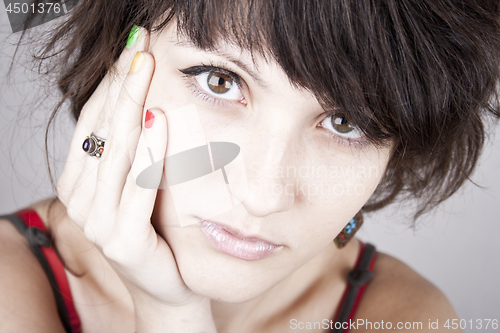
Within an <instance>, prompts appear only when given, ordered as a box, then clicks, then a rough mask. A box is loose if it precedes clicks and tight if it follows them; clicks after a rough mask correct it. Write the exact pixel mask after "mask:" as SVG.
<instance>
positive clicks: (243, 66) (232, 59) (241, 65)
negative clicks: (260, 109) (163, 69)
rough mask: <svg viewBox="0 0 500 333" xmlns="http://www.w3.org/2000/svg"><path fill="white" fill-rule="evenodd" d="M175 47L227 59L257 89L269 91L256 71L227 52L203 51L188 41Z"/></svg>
mask: <svg viewBox="0 0 500 333" xmlns="http://www.w3.org/2000/svg"><path fill="white" fill-rule="evenodd" d="M175 45H176V46H184V47H191V48H195V49H197V50H200V51H202V52H206V53H210V54H213V55H216V56H221V57H223V58H225V59H227V60H228V61H230V62H232V63H233V64H235V65H236V66H238V67H239V68H240V69H241V70H243V71H244V72H246V73H247V74H248V75H250V77H251V78H252V79H253V80H254V81H255V82H256V83H257V85H258V86H259V87H261V88H262V89H269V87H268V85H267V84H266V83H265V82H264V81H263V80H262V78H261V77H260V76H259V74H258V73H257V72H256V71H254V70H253V69H252V68H251V67H250V66H249V65H248V64H246V63H245V62H243V61H241V60H240V59H237V58H235V57H234V56H233V55H232V54H230V53H227V52H224V51H220V50H214V51H211V50H203V49H200V48H199V47H197V46H196V45H194V44H193V43H192V42H191V41H189V40H182V41H178V42H176V43H175Z"/></svg>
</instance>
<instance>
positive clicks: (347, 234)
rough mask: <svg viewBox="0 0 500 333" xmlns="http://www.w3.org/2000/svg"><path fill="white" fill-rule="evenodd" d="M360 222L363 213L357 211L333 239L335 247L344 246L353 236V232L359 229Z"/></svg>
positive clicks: (361, 222) (361, 221)
mask: <svg viewBox="0 0 500 333" xmlns="http://www.w3.org/2000/svg"><path fill="white" fill-rule="evenodd" d="M362 224H363V213H361V211H359V212H358V213H357V214H356V215H355V216H354V217H353V218H352V219H351V220H350V221H349V223H347V225H346V226H345V227H344V229H342V231H341V232H340V233H339V234H338V235H337V237H335V239H334V240H333V242H334V243H335V245H336V246H337V248H339V249H341V248H343V247H344V246H346V244H347V243H349V241H350V240H351V239H352V238H353V237H354V234H355V233H356V232H357V231H358V230H359V228H360V227H361V225H362Z"/></svg>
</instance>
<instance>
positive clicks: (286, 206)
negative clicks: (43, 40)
mask: <svg viewBox="0 0 500 333" xmlns="http://www.w3.org/2000/svg"><path fill="white" fill-rule="evenodd" d="M179 42H181V43H179ZM136 50H148V51H149V52H143V55H144V57H145V59H144V62H143V64H142V65H141V67H140V69H139V71H137V72H136V73H132V74H128V76H126V73H127V70H128V66H129V64H130V62H131V59H132V57H133V56H134V55H135V51H136ZM218 51H219V52H217V53H214V54H211V53H208V52H204V51H201V50H197V49H195V48H194V47H192V46H189V45H186V43H185V41H182V40H179V39H178V38H177V36H176V33H175V30H174V28H173V25H170V26H169V28H168V29H166V30H164V31H163V32H162V33H161V34H159V35H154V36H151V39H149V36H147V34H146V33H145V32H143V35H142V36H141V38H140V40H139V42H138V43H137V45H136V46H135V47H134V48H132V49H130V50H126V51H125V52H124V55H122V57H121V58H120V60H119V61H118V63H117V67H116V69H117V72H116V73H117V74H118V76H117V77H114V78H113V77H112V76H111V75H108V76H107V77H106V78H105V79H104V80H103V83H101V85H100V86H99V88H98V89H97V91H96V93H95V94H94V95H93V97H92V98H91V100H90V101H89V103H87V105H86V106H85V107H84V110H83V111H82V116H81V118H80V120H79V122H78V125H77V129H76V130H75V136H74V138H73V140H72V143H71V148H70V154H69V157H68V162H67V164H66V167H65V170H64V171H63V175H62V176H61V179H60V180H59V183H58V199H57V200H56V201H55V204H54V205H53V207H52V210H50V211H49V209H48V207H49V201H45V202H41V203H38V204H36V205H34V208H35V209H36V210H37V211H38V212H39V214H40V216H41V217H42V219H44V221H50V224H49V228H50V229H51V231H52V233H53V234H54V237H55V242H56V246H57V248H58V249H59V251H60V253H61V256H62V257H63V259H64V260H65V261H66V262H68V263H70V266H72V267H73V269H74V270H75V271H77V272H87V275H85V276H84V277H82V278H75V277H74V276H69V277H68V278H69V282H70V286H71V289H72V292H73V297H74V299H75V304H76V307H77V311H78V313H79V315H80V317H81V319H82V322H83V325H84V330H85V331H86V332H94V331H95V332H99V331H102V328H103V327H106V326H104V325H111V324H112V325H113V326H112V328H110V330H109V331H111V330H117V331H125V330H130V329H131V328H132V327H136V328H137V329H138V330H139V331H141V332H142V331H144V332H146V331H153V329H151V328H154V325H158V326H157V327H171V326H168V325H167V323H166V322H162V320H166V319H165V318H170V317H173V318H179V322H182V320H183V319H186V318H190V319H191V320H192V321H194V323H193V325H194V326H192V327H193V329H192V331H197V330H196V324H197V323H198V322H199V323H203V324H204V325H205V326H204V327H212V328H213V329H216V330H217V332H235V331H238V332H257V331H259V332H284V331H286V330H287V329H288V328H289V321H290V319H292V318H297V319H298V320H299V321H314V320H317V321H321V320H322V319H324V318H332V317H333V313H334V312H335V309H336V308H337V305H338V303H339V302H340V299H341V296H342V293H343V290H344V288H345V284H346V281H345V276H346V274H347V272H348V271H349V270H350V269H351V268H352V266H353V265H354V263H355V261H356V258H357V255H358V252H359V243H358V241H357V240H353V241H351V243H350V244H349V245H348V246H347V247H345V248H344V249H342V250H338V249H336V247H335V246H334V245H333V242H332V240H333V239H334V238H335V236H336V235H337V234H338V233H339V232H340V231H341V230H342V228H343V227H344V226H345V225H346V223H347V222H348V221H349V220H350V219H351V218H352V216H354V215H355V213H356V212H357V211H358V210H359V209H360V208H361V207H362V206H363V204H364V203H365V202H366V201H367V200H368V198H369V197H370V195H371V194H372V193H373V191H374V190H375V188H376V186H377V184H378V182H379V181H380V178H381V177H382V175H383V172H384V170H385V167H386V165H387V163H388V161H389V158H390V150H391V147H392V145H391V144H388V145H386V146H383V147H375V146H373V145H370V144H362V143H363V139H362V138H356V139H353V140H354V141H356V142H355V143H354V144H353V143H352V142H351V143H350V142H349V140H346V138H344V137H342V135H340V134H339V133H334V132H332V131H331V130H329V129H328V128H326V127H325V126H321V125H320V124H325V123H326V122H327V121H328V115H326V114H325V110H323V109H322V108H321V106H320V105H319V103H318V102H317V100H316V99H315V98H314V96H313V95H312V94H310V93H309V92H307V91H305V90H302V89H296V88H294V87H292V86H291V85H290V84H289V82H288V80H287V78H286V76H285V74H284V73H283V71H282V70H281V69H280V68H279V67H278V66H277V65H276V64H275V63H274V62H272V61H271V62H267V63H266V62H265V61H263V59H261V58H259V57H257V58H256V61H255V63H253V62H252V61H251V58H250V56H249V54H248V53H247V52H245V51H243V52H242V50H238V49H236V48H234V47H231V46H229V45H224V44H222V45H220V47H219V48H218ZM221 54H225V55H228V56H221ZM230 56H232V57H233V58H236V59H239V60H240V61H241V62H244V63H247V64H248V67H249V68H251V69H253V71H255V73H256V74H257V75H258V76H259V77H260V81H261V82H260V83H261V84H260V85H259V83H258V81H257V80H256V79H255V78H253V77H252V76H251V75H250V74H249V73H248V72H246V71H244V70H242V68H240V67H239V66H237V65H236V64H235V63H233V62H231V61H229V60H228V59H227V58H228V57H230ZM210 62H212V63H216V64H221V63H224V64H225V65H224V66H225V67H226V68H227V70H230V71H232V72H235V73H237V74H238V75H239V76H240V77H241V78H242V80H243V81H244V84H243V85H242V86H241V87H240V89H241V96H239V95H238V99H235V100H232V101H228V100H226V101H225V102H224V104H220V103H219V104H217V105H213V104H211V103H208V102H207V99H206V98H200V95H199V91H202V90H201V89H200V88H201V87H200V86H199V82H198V81H197V80H196V78H194V77H189V78H187V77H185V75H184V74H182V73H181V72H180V71H179V69H185V68H189V67H192V66H200V65H201V64H207V63H210ZM218 66H219V65H218ZM121 83H123V85H122V86H121ZM261 85H266V86H267V87H266V88H264V87H261ZM193 87H196V88H193ZM193 89H195V90H196V89H197V91H198V92H196V93H194V92H193ZM124 91H125V92H126V93H123V92H124ZM120 92H121V94H120ZM204 93H207V92H206V91H205V92H204ZM240 97H243V98H244V100H242V99H241V98H240ZM212 98H213V96H212ZM219 98H220V96H219ZM193 105H195V107H196V109H197V110H198V113H197V114H198V116H199V118H200V122H201V124H203V131H204V134H205V136H206V139H207V141H227V142H233V143H236V144H238V145H239V146H240V148H241V152H242V157H243V162H244V166H245V167H244V170H245V172H246V177H247V181H248V183H247V193H246V195H245V196H242V197H241V198H240V199H241V203H240V204H239V205H236V206H235V207H233V208H232V209H230V210H227V211H224V212H223V213H221V214H218V215H217V216H215V217H214V216H208V215H210V212H208V211H207V210H204V209H198V208H196V207H197V206H196V205H193V206H192V207H193V208H192V209H193V211H192V212H183V213H182V214H177V213H176V211H175V209H174V208H173V207H174V206H175V205H174V202H173V201H172V200H173V195H172V192H171V191H169V190H168V189H166V190H159V191H156V190H147V189H143V188H140V187H138V186H137V185H136V184H135V181H134V180H135V178H134V177H133V173H129V172H130V169H131V168H132V170H140V169H141V166H144V165H148V163H150V162H149V158H148V153H147V149H146V148H147V147H150V148H151V149H152V153H153V156H154V157H155V160H156V161H157V160H160V159H162V158H163V157H164V156H165V154H168V149H171V146H168V143H167V142H169V141H170V140H171V138H170V136H169V135H168V133H170V129H171V128H174V127H175V126H176V124H175V121H172V122H171V121H170V119H169V117H168V112H169V111H171V112H176V110H179V109H181V108H183V107H189V106H193ZM147 109H150V110H152V111H153V113H154V115H155V121H154V124H153V126H152V127H151V129H144V130H143V131H142V132H141V130H140V128H141V123H142V120H141V119H143V112H145V110H147ZM118 111H119V112H120V113H118ZM165 113H167V116H166V117H165ZM325 119H326V122H325ZM318 125H319V126H318ZM138 128H139V130H137V129H138ZM92 131H94V133H96V134H97V135H98V136H102V137H105V138H107V141H106V144H107V146H106V147H107V148H106V153H105V154H104V156H103V158H102V159H101V160H100V161H97V160H94V159H91V158H90V157H88V156H86V155H85V153H84V152H83V151H82V150H81V141H82V140H81V139H82V137H83V138H84V137H85V136H86V135H88V133H90V132H92ZM185 139H186V140H189V136H187V137H186V138H185ZM172 140H173V139H172ZM124 142H127V144H123V143H124ZM167 146H168V148H167ZM108 147H109V148H108ZM320 166H324V167H326V168H327V170H337V171H338V170H340V171H342V170H343V171H344V172H333V173H332V174H331V175H330V176H329V177H323V176H321V177H320V176H314V175H313V176H311V175H305V176H304V175H301V174H300V173H298V174H291V175H290V174H286V173H285V174H284V175H283V174H281V173H279V172H277V171H279V170H287V167H288V168H292V169H295V170H301V168H304V169H308V170H311V169H313V168H318V167H320ZM332 167H333V169H328V168H332ZM354 168H356V169H354ZM349 170H351V171H352V170H356V171H358V172H349ZM359 170H364V171H365V172H359ZM369 170H371V171H372V172H368V171H369ZM228 175H229V178H230V179H233V178H232V177H235V176H237V174H236V173H233V174H231V173H228ZM158 181H159V179H158ZM167 182H168V180H167ZM315 186H316V188H319V187H320V186H326V188H334V187H335V186H339V187H337V189H339V188H340V189H343V192H342V193H339V192H340V190H339V191H337V192H335V191H330V192H328V193H321V194H315V193H314V192H313V193H311V191H309V192H304V191H301V190H300V189H301V188H302V189H304V188H309V189H311V188H315ZM273 187H275V188H281V189H288V192H286V191H282V192H281V193H279V194H276V192H275V193H273V192H271V191H269V190H268V189H269V188H273ZM355 189H358V191H357V192H356V191H355ZM361 189H362V190H361ZM97 212H98V213H97ZM181 215H182V216H181ZM150 216H151V218H149V217H150ZM197 217H199V218H210V219H212V220H215V221H221V222H223V223H225V224H227V225H229V226H231V227H233V228H236V229H238V230H240V231H241V232H244V233H246V234H251V235H258V236H259V237H261V238H265V239H267V240H270V241H272V242H273V243H276V244H279V245H281V246H282V247H281V249H280V250H279V251H277V252H276V253H274V254H272V255H271V256H269V257H266V258H264V259H260V260H254V261H247V260H242V259H237V258H234V257H231V256H229V255H227V254H225V253H222V252H220V251H218V250H216V249H215V248H214V247H213V246H212V245H211V244H210V243H209V242H208V240H207V239H206V238H205V236H203V234H202V233H201V231H200V229H199V228H195V227H194V228H193V227H190V228H188V227H180V226H179V221H180V220H190V221H196V219H197ZM151 223H152V225H153V226H154V227H155V229H153V228H152V225H151ZM4 228H6V234H7V235H14V233H15V231H13V230H12V228H10V229H9V227H4ZM156 232H157V233H158V234H157V233H156ZM13 237H14V239H16V241H17V242H18V243H19V244H20V243H22V242H23V240H22V239H21V238H19V235H18V236H17V237H16V236H13ZM5 251H13V250H12V249H10V250H8V249H7V250H5ZM26 255H28V254H26ZM158 263H161V264H160V265H158ZM9 265H14V264H13V263H10V264H9ZM37 274H39V275H40V274H43V272H38V273H37ZM104 277H106V278H104ZM45 287H46V288H47V286H45ZM48 288H50V287H48ZM387 296H389V297H387ZM408 299H410V300H412V301H410V302H408ZM95 304H102V306H100V307H96V306H95ZM374 304H377V306H376V307H373V306H371V305H374ZM89 305H91V306H89ZM178 309H181V310H180V311H178ZM158 310H160V311H158ZM153 312H159V313H160V314H161V315H160V316H158V318H157V317H155V316H154V315H153V314H152V313H153ZM98 313H99V314H98ZM165 314H173V316H169V315H165ZM101 316H102V317H101ZM134 317H135V319H134ZM193 317H195V319H193ZM357 317H358V318H366V319H370V320H372V321H380V320H385V321H388V320H389V321H390V320H393V321H395V322H397V321H398V320H403V319H407V320H417V319H420V320H421V321H423V322H424V323H427V320H428V319H431V318H441V319H442V318H450V319H451V318H454V317H455V314H454V312H453V309H452V308H451V306H450V305H449V303H448V302H447V300H446V298H445V297H444V296H442V294H441V293H440V292H439V291H438V290H437V289H436V288H435V287H433V286H432V285H431V284H430V283H428V282H427V281H425V280H424V279H423V278H421V277H420V276H418V274H416V273H415V272H414V271H412V270H411V269H410V268H408V267H407V266H405V265H404V264H402V263H400V262H399V261H397V260H395V259H394V258H391V257H389V256H385V255H383V254H380V255H379V259H378V262H377V265H376V268H375V278H374V280H373V281H372V282H371V285H370V287H369V288H367V292H366V295H365V298H364V300H363V302H362V303H361V306H360V308H359V311H358V313H357ZM110 318H119V319H117V320H113V319H110ZM151 323H152V324H151ZM168 324H170V325H174V326H175V325H177V324H178V323H177V322H173V323H172V322H169V323H168ZM148 325H149V326H148ZM162 325H163V326H162ZM179 327H182V326H179ZM140 328H144V329H143V330H141V329H140ZM209 331H210V330H209Z"/></svg>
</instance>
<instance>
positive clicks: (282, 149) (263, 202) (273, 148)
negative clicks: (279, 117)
mask: <svg viewBox="0 0 500 333" xmlns="http://www.w3.org/2000/svg"><path fill="white" fill-rule="evenodd" d="M290 137H291V135H290V133H283V131H282V132H281V133H277V132H276V130H274V131H271V130H269V129H268V130H267V131H262V128H261V130H260V131H259V135H254V136H253V141H252V143H251V145H250V147H248V148H249V149H248V150H247V151H250V152H251V153H250V154H249V156H247V158H246V159H249V161H247V162H248V163H249V167H248V168H247V170H248V171H247V181H248V193H247V196H246V197H245V199H244V200H243V201H242V204H243V206H244V207H245V209H246V210H247V212H248V213H249V214H251V215H253V216H256V217H265V216H268V215H270V214H273V213H279V212H284V211H287V210H290V209H291V208H292V207H293V205H294V201H295V182H296V179H295V177H294V173H293V172H292V173H291V174H289V173H288V171H289V170H290V168H294V165H293V164H292V162H293V161H294V160H297V159H296V157H294V152H293V149H292V147H293V139H290Z"/></svg>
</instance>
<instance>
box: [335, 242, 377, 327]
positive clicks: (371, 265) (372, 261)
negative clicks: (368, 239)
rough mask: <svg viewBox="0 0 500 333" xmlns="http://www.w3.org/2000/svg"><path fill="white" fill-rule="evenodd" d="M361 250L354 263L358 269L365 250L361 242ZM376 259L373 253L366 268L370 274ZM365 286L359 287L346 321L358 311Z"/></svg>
mask: <svg viewBox="0 0 500 333" xmlns="http://www.w3.org/2000/svg"><path fill="white" fill-rule="evenodd" d="M360 244H361V250H360V252H359V253H360V255H359V256H358V260H357V262H356V267H358V264H359V259H360V258H361V253H363V250H364V249H365V243H363V242H361V241H360ZM376 259H377V253H375V254H374V255H373V257H372V260H371V261H370V266H368V270H369V271H370V272H373V267H374V266H375V260H376ZM366 285H367V284H365V285H363V286H361V287H359V290H358V294H357V295H356V300H355V301H354V306H353V307H352V310H351V313H350V314H349V319H348V321H349V322H351V320H352V319H353V318H354V314H355V313H356V310H357V309H358V306H359V302H360V301H361V297H362V296H363V293H364V292H365V289H366ZM348 331H349V329H346V330H344V331H343V332H348Z"/></svg>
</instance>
